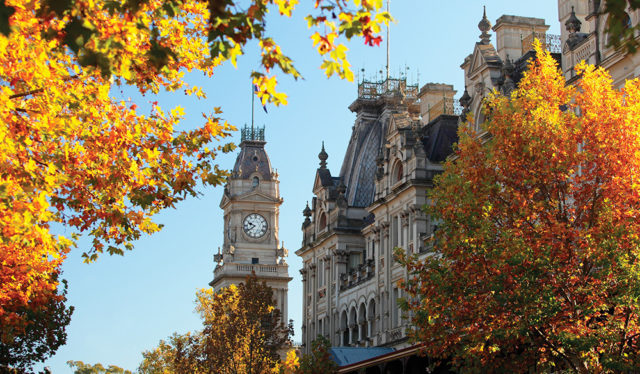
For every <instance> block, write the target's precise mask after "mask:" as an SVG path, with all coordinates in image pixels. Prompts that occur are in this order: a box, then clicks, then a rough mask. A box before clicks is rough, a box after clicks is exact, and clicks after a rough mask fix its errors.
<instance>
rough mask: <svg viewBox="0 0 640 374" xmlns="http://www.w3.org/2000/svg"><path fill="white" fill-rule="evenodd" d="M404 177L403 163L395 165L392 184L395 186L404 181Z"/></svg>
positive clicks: (399, 162)
mask: <svg viewBox="0 0 640 374" xmlns="http://www.w3.org/2000/svg"><path fill="white" fill-rule="evenodd" d="M403 176H404V169H403V167H402V162H401V161H398V162H396V163H395V165H394V166H393V172H392V177H391V183H392V184H395V183H397V182H399V181H401V180H402V177H403Z"/></svg>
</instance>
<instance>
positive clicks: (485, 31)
mask: <svg viewBox="0 0 640 374" xmlns="http://www.w3.org/2000/svg"><path fill="white" fill-rule="evenodd" d="M482 9H483V10H482V19H481V20H480V22H479V23H478V28H479V29H480V31H481V32H482V34H480V43H481V44H489V42H490V41H491V34H489V30H491V22H489V19H488V18H487V8H486V7H485V6H482Z"/></svg>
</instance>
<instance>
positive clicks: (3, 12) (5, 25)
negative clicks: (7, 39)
mask: <svg viewBox="0 0 640 374" xmlns="http://www.w3.org/2000/svg"><path fill="white" fill-rule="evenodd" d="M15 12H16V10H15V9H14V8H13V7H11V6H8V5H6V4H5V0H0V33H2V34H3V35H4V36H9V34H10V33H11V25H9V18H10V17H11V16H12V15H13V13H15Z"/></svg>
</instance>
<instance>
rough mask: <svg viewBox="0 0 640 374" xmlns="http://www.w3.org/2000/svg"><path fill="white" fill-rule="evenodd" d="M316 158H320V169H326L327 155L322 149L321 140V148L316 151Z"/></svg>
mask: <svg viewBox="0 0 640 374" xmlns="http://www.w3.org/2000/svg"><path fill="white" fill-rule="evenodd" d="M318 158H319V159H320V169H326V168H327V159H328V158H329V155H328V154H327V152H325V150H324V141H323V142H322V150H321V151H320V153H318Z"/></svg>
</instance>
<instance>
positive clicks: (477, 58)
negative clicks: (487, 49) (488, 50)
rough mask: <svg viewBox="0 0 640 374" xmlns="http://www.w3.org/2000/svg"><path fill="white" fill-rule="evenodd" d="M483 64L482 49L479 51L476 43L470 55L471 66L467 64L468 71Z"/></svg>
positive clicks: (473, 70) (477, 68)
mask: <svg viewBox="0 0 640 374" xmlns="http://www.w3.org/2000/svg"><path fill="white" fill-rule="evenodd" d="M483 65H485V63H484V58H483V56H482V51H480V48H478V46H477V45H476V47H475V48H474V49H473V55H472V57H471V66H469V72H475V71H476V70H479V69H480V67H482V66H483Z"/></svg>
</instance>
